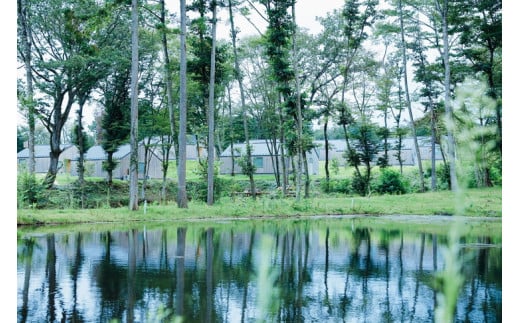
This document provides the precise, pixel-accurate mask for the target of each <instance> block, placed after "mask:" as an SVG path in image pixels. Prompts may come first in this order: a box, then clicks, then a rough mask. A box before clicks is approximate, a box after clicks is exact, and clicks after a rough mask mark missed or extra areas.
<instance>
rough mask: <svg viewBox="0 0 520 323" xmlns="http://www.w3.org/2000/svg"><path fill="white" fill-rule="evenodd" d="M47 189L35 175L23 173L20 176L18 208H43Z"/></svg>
mask: <svg viewBox="0 0 520 323" xmlns="http://www.w3.org/2000/svg"><path fill="white" fill-rule="evenodd" d="M44 190H45V188H44V186H43V184H42V183H41V182H40V181H38V179H37V178H36V176H35V175H34V174H31V173H29V172H26V171H24V172H22V173H20V174H19V175H18V183H17V200H18V201H17V202H18V207H19V208H23V207H25V206H29V207H31V208H39V207H42V202H43V197H44V196H43V192H44Z"/></svg>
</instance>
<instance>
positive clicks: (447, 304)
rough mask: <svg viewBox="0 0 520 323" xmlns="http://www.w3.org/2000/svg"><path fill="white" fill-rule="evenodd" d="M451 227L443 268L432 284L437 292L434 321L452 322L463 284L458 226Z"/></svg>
mask: <svg viewBox="0 0 520 323" xmlns="http://www.w3.org/2000/svg"><path fill="white" fill-rule="evenodd" d="M461 226H462V224H460V223H459V225H458V226H457V225H455V226H453V227H452V228H451V230H450V234H449V237H448V238H449V240H448V249H446V250H444V261H445V268H444V269H443V270H442V271H440V272H439V273H437V274H436V276H435V280H434V285H435V287H434V288H435V289H436V290H437V291H438V293H437V296H436V297H437V304H436V306H435V321H436V322H454V321H455V319H454V318H455V309H456V307H457V299H458V296H459V293H460V290H461V288H462V286H463V284H464V275H463V274H462V260H461V257H460V244H459V240H460V236H461V233H460V230H461V229H460V227H461Z"/></svg>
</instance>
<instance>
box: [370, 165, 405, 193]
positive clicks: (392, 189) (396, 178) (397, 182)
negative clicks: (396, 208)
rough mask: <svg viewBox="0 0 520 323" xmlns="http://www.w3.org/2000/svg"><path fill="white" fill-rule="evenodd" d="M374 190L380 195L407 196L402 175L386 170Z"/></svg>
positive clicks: (380, 175)
mask: <svg viewBox="0 0 520 323" xmlns="http://www.w3.org/2000/svg"><path fill="white" fill-rule="evenodd" d="M374 189H375V191H376V192H377V193H379V194H405V193H406V183H405V181H404V178H403V176H402V175H401V173H399V172H398V171H396V170H393V169H389V168H385V169H383V171H382V172H381V174H379V176H378V178H377V179H376V182H375V185H374Z"/></svg>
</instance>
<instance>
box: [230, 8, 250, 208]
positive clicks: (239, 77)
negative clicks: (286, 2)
mask: <svg viewBox="0 0 520 323" xmlns="http://www.w3.org/2000/svg"><path fill="white" fill-rule="evenodd" d="M228 7H229V22H230V24H231V40H232V44H233V56H234V60H235V78H236V80H237V81H238V88H239V90H240V103H241V105H242V121H243V124H244V138H245V141H246V147H249V129H248V125H247V113H246V99H245V94H244V85H243V83H242V73H241V72H240V65H239V64H238V53H237V45H236V38H237V32H236V30H235V22H234V19H233V5H232V3H231V0H228ZM246 153H247V166H248V169H252V165H253V162H252V158H251V149H249V148H246ZM248 176H249V186H250V191H251V196H252V197H253V199H256V188H255V180H254V177H253V172H249V174H248Z"/></svg>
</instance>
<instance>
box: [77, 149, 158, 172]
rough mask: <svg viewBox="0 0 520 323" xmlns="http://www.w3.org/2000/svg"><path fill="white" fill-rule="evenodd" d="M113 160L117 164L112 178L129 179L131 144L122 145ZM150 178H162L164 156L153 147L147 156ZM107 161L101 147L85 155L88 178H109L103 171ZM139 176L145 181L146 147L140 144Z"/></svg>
mask: <svg viewBox="0 0 520 323" xmlns="http://www.w3.org/2000/svg"><path fill="white" fill-rule="evenodd" d="M112 158H113V159H114V161H116V162H117V166H116V168H115V169H114V170H113V171H112V177H113V178H117V179H127V178H128V174H129V170H130V144H124V145H121V146H120V147H119V148H118V149H117V150H116V152H114V154H113V156H112ZM147 159H148V169H147V174H146V176H147V177H148V178H155V179H160V178H162V173H163V172H162V154H161V153H160V151H159V149H158V148H157V147H151V148H150V149H149V151H148V155H147ZM106 160H107V153H106V152H105V150H104V149H103V147H101V146H100V145H96V146H93V147H91V148H90V149H89V150H88V151H87V153H86V155H85V169H86V172H87V175H88V176H93V177H104V178H107V176H108V173H107V172H106V171H105V170H104V169H103V162H104V161H106ZM138 160H139V161H138V174H139V178H140V179H143V178H144V177H145V174H144V170H145V169H144V166H145V147H144V145H143V143H142V142H141V143H139V147H138ZM76 162H77V160H76ZM76 168H77V167H74V170H73V172H72V175H77V169H76Z"/></svg>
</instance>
